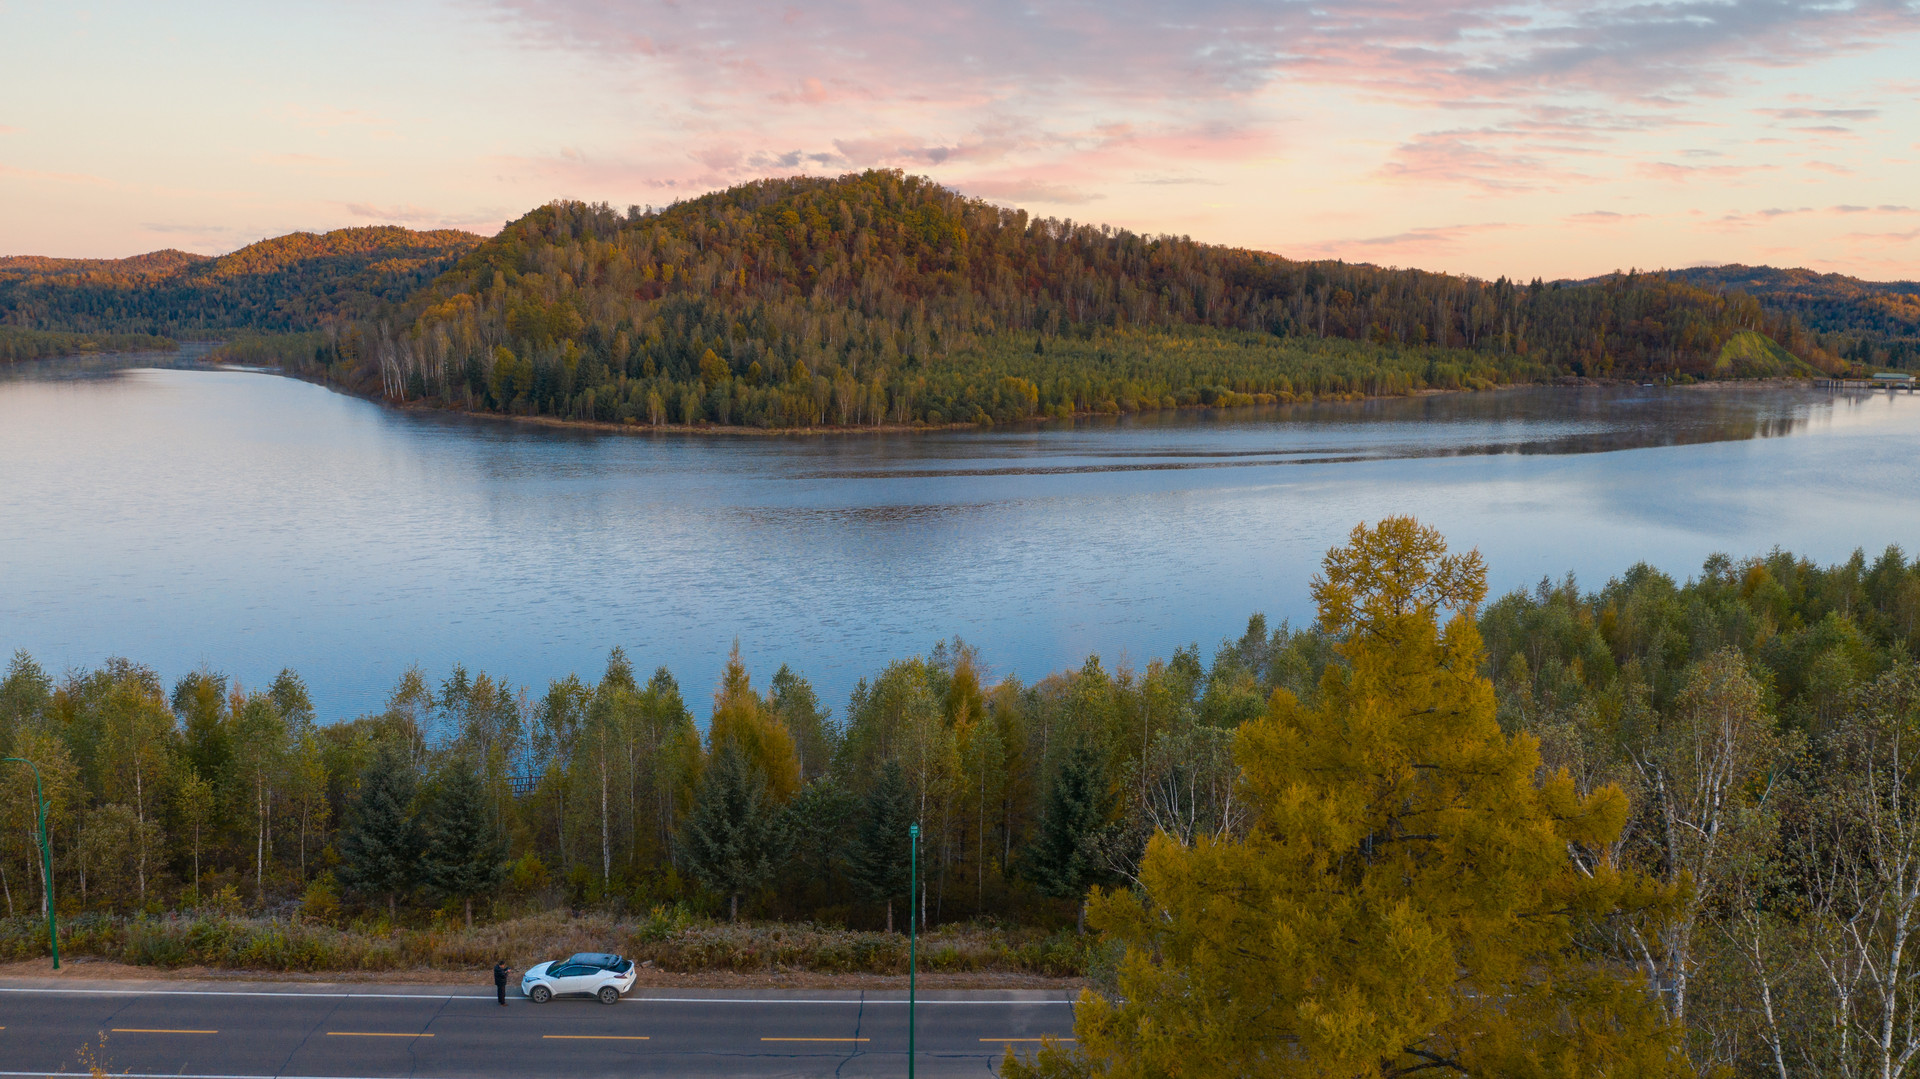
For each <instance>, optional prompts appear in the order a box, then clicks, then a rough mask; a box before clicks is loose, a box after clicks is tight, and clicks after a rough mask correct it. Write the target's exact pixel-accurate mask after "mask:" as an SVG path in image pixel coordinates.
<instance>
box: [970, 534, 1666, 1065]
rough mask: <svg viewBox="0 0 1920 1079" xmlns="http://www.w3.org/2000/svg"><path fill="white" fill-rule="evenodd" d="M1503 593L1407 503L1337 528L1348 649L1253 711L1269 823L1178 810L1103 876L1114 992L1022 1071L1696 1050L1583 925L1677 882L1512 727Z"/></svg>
mask: <svg viewBox="0 0 1920 1079" xmlns="http://www.w3.org/2000/svg"><path fill="white" fill-rule="evenodd" d="M1485 592H1486V573H1485V569H1484V567H1483V566H1482V564H1481V561H1480V556H1479V554H1478V552H1473V553H1470V554H1467V555H1449V554H1447V552H1446V543H1445V541H1444V540H1443V539H1442V538H1441V536H1440V534H1439V533H1438V532H1437V531H1435V530H1434V529H1431V528H1426V527H1423V526H1421V525H1420V524H1419V523H1418V522H1416V521H1414V520H1413V519H1411V518H1404V517H1400V518H1388V519H1386V520H1383V521H1381V522H1380V523H1379V524H1378V525H1377V526H1374V527H1371V528H1370V527H1367V526H1365V525H1362V526H1360V527H1358V528H1356V529H1354V531H1353V534H1352V535H1351V537H1350V538H1349V541H1348V543H1347V545H1346V546H1344V547H1339V548H1336V549H1334V550H1333V551H1331V552H1329V553H1328V555H1327V557H1326V561H1325V564H1324V570H1323V572H1322V574H1321V575H1320V576H1319V577H1317V578H1316V579H1315V581H1314V585H1313V594H1314V599H1315V601H1316V602H1317V603H1318V604H1319V608H1320V619H1321V626H1322V628H1323V629H1324V630H1325V631H1326V632H1328V633H1329V634H1331V635H1333V637H1334V638H1335V639H1336V641H1337V642H1338V643H1337V650H1338V653H1339V656H1340V657H1341V660H1342V661H1343V662H1341V663H1337V664H1333V665H1330V666H1329V668H1328V670H1327V673H1326V676H1325V679H1324V681H1323V682H1322V683H1321V687H1320V693H1319V699H1318V701H1317V702H1316V703H1315V704H1314V705H1313V706H1311V707H1309V706H1307V705H1304V704H1302V703H1301V702H1300V701H1299V700H1297V699H1296V698H1295V697H1294V696H1293V695H1292V694H1290V693H1288V692H1286V691H1284V690H1281V691H1278V692H1276V693H1275V694H1274V695H1273V698H1272V700H1271V701H1270V702H1269V704H1268V707H1267V711H1266V714H1265V715H1264V716H1261V717H1259V718H1257V719H1254V720H1251V721H1249V722H1248V723H1246V724H1245V725H1244V726H1243V727H1241V728H1240V730H1239V731H1238V733H1237V735H1236V738H1235V743H1234V756H1235V759H1236V760H1237V762H1238V764H1239V766H1240V769H1241V773H1242V776H1241V785H1242V789H1243V791H1244V795H1245V797H1246V798H1247V799H1248V800H1249V802H1250V806H1251V810H1252V818H1251V821H1250V823H1249V825H1248V826H1247V828H1246V829H1245V830H1244V832H1243V833H1242V834H1240V835H1237V836H1232V837H1226V838H1219V839H1214V838H1209V837H1208V836H1206V835H1204V834H1203V835H1197V836H1195V837H1194V838H1193V840H1192V842H1191V843H1190V844H1182V843H1180V842H1178V841H1176V840H1175V839H1173V838H1171V837H1169V836H1168V835H1166V834H1165V833H1161V834H1159V835H1156V836H1155V837H1154V838H1153V839H1152V840H1151V841H1150V843H1149V844H1148V847H1147V851H1146V855H1145V858H1144V860H1143V861H1142V863H1141V868H1140V874H1139V882H1140V883H1139V887H1138V888H1136V889H1133V890H1128V891H1119V892H1113V893H1108V894H1096V896H1095V898H1094V900H1093V903H1092V907H1091V910H1090V912H1089V914H1090V919H1091V921H1092V922H1093V924H1094V925H1095V926H1096V927H1098V928H1099V929H1101V930H1102V931H1103V932H1104V933H1105V934H1106V935H1107V938H1108V939H1109V940H1112V941H1117V942H1119V944H1120V945H1122V946H1124V957H1123V958H1122V959H1121V960H1120V965H1119V969H1118V973H1117V978H1118V988H1119V993H1118V994H1117V997H1118V999H1117V1000H1108V999H1106V998H1104V997H1100V996H1096V995H1094V994H1092V993H1088V994H1085V995H1084V996H1083V998H1082V1001H1081V1006H1080V1008H1079V1010H1078V1012H1077V1019H1076V1024H1075V1028H1076V1032H1077V1035H1078V1041H1079V1044H1078V1045H1077V1046H1076V1047H1074V1048H1073V1049H1065V1048H1061V1047H1059V1046H1049V1047H1047V1048H1046V1049H1043V1051H1042V1052H1041V1054H1040V1056H1039V1057H1038V1058H1037V1059H1036V1060H1034V1061H1031V1062H1020V1061H1015V1060H1013V1059H1012V1058H1011V1054H1009V1060H1008V1064H1009V1068H1008V1069H1007V1074H1008V1075H1011V1076H1022V1075H1025V1076H1038V1075H1069V1074H1083V1075H1084V1074H1089V1073H1091V1074H1098V1075H1107V1076H1128V1077H1133V1076H1140V1077H1146V1076H1190V1077H1196V1079H1197V1077H1211V1076H1220V1077H1229V1076H1230V1077H1244V1076H1301V1077H1306V1076H1312V1077H1315V1079H1322V1077H1348V1076H1352V1077H1360V1076H1370V1077H1385V1076H1405V1075H1415V1074H1419V1075H1447V1074H1453V1075H1474V1076H1502V1077H1514V1079H1526V1077H1535V1076H1538V1077H1546V1076H1556V1077H1558V1076H1566V1077H1573V1076H1581V1077H1586V1076H1603V1075H1614V1076H1664V1075H1677V1074H1681V1073H1682V1072H1683V1071H1684V1065H1683V1062H1682V1060H1681V1058H1680V1056H1679V1055H1678V1053H1677V1052H1676V1045H1675V1043H1676V1040H1677V1039H1676V1032H1675V1031H1674V1030H1673V1029H1671V1028H1670V1027H1669V1026H1668V1025H1667V1022H1666V1020H1665V1018H1664V1013H1663V1012H1662V1011H1661V1009H1660V1008H1659V1007H1658V1005H1657V1003H1656V1001H1655V999H1654V996H1653V994H1652V992H1651V991H1650V990H1649V988H1648V986H1647V983H1646V982H1645V980H1644V979H1642V978H1640V977H1638V976H1637V975H1635V974H1634V972H1633V971H1632V970H1631V969H1629V968H1628V967H1626V966H1624V965H1616V964H1613V963H1609V962H1607V961H1606V959H1605V958H1604V957H1603V956H1600V955H1596V954H1595V953H1593V952H1590V951H1588V950H1587V949H1585V948H1583V947H1582V930H1583V929H1584V928H1587V927H1590V926H1594V925H1596V924H1597V923H1599V922H1600V921H1603V920H1605V919H1607V918H1609V917H1611V916H1614V915H1616V914H1618V913H1620V912H1623V911H1626V910H1640V909H1644V908H1647V907H1651V906H1657V905H1660V904H1661V903H1663V902H1664V901H1665V897H1664V894H1663V893H1662V892H1661V891H1660V890H1659V888H1658V886H1657V885H1655V884H1653V883H1651V882H1649V881H1647V880H1646V879H1645V878H1644V877H1641V876H1639V875H1636V874H1629V873H1622V872H1620V871H1618V870H1616V869H1615V868H1614V867H1613V866H1612V864H1611V863H1610V861H1609V860H1608V859H1607V858H1606V857H1605V856H1604V853H1603V852H1604V851H1606V850H1607V849H1608V844H1610V843H1611V842H1612V841H1613V840H1614V839H1615V838H1616V837H1617V836H1618V834H1619V832H1620V829H1621V828H1622V826H1623V825H1624V823H1625V820H1626V816H1627V803H1626V798H1625V796H1624V795H1623V794H1622V793H1621V792H1620V791H1619V789H1618V788H1614V787H1607V788H1604V789H1602V790H1599V791H1597V792H1595V793H1594V794H1592V795H1590V796H1588V797H1584V798H1583V797H1581V796H1580V795H1579V794H1578V793H1577V792H1576V791H1575V789H1574V784H1573V782H1572V781H1571V780H1570V779H1569V778H1568V777H1567V776H1566V775H1565V774H1564V773H1561V774H1557V775H1542V774H1541V765H1540V756H1539V752H1538V747H1537V744H1536V743H1535V741H1534V739H1533V738H1531V737H1530V736H1528V735H1525V734H1517V735H1514V736H1511V737H1509V736H1507V735H1505V734H1503V733H1502V732H1501V730H1500V728H1499V726H1498V725H1497V724H1496V723H1495V720H1494V696H1493V687H1492V686H1491V685H1490V684H1489V682H1488V681H1487V679H1486V678H1485V677H1484V676H1482V674H1481V673H1480V667H1481V658H1482V657H1481V642H1480V634H1479V631H1478V629H1477V627H1476V625H1475V622H1474V615H1475V611H1476V608H1477V606H1478V604H1479V603H1480V601H1481V599H1482V598H1483V597H1484V595H1485ZM1576 849H1577V850H1580V851H1581V852H1583V853H1584V854H1585V855H1586V856H1585V857H1583V858H1581V859H1579V860H1577V861H1576V859H1574V858H1573V857H1571V856H1570V851H1571V850H1576ZM1583 865H1584V866H1587V867H1590V868H1585V869H1583V868H1581V867H1582V866H1583ZM1591 867H1597V868H1591Z"/></svg>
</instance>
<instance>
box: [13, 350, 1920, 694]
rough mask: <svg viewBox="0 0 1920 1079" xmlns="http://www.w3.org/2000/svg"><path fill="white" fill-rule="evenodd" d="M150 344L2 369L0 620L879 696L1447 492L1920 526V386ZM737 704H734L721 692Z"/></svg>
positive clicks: (183, 641)
mask: <svg viewBox="0 0 1920 1079" xmlns="http://www.w3.org/2000/svg"><path fill="white" fill-rule="evenodd" d="M153 362H154V358H153V357H145V358H132V359H127V358H122V359H118V360H107V361H89V362H84V363H74V362H66V363H49V364H38V365H33V366H31V367H28V366H16V369H15V370H14V371H13V372H11V373H10V374H8V375H6V376H0V379H3V380H0V649H4V650H6V651H9V652H10V651H11V650H12V649H14V648H25V649H27V650H28V651H30V652H31V653H33V654H34V655H35V656H36V657H37V658H39V659H40V660H41V662H42V663H44V664H46V665H47V666H49V667H50V668H55V669H58V668H63V667H66V666H69V665H76V664H94V663H98V662H99V661H100V660H101V659H103V658H105V657H107V656H110V655H125V656H128V657H130V658H132V659H135V660H136V661H139V662H143V663H148V664H152V665H153V666H155V667H157V668H158V669H159V671H160V672H161V674H162V675H163V676H165V677H166V678H168V679H169V680H171V679H173V678H176V677H178V676H179V675H180V674H182V673H184V672H186V671H188V670H191V669H193V668H195V667H197V666H200V665H202V664H207V665H210V666H212V667H214V668H216V669H218V670H221V671H224V672H226V673H229V674H232V675H235V676H237V677H239V678H241V679H242V680H243V681H244V682H245V683H246V684H249V685H259V684H262V683H264V682H265V681H266V680H267V679H269V678H271V677H272V675H273V673H274V672H275V671H277V670H278V669H279V668H280V667H282V666H292V667H294V668H295V669H297V670H299V671H300V672H301V673H302V674H303V675H305V676H306V678H307V679H308V681H309V683H310V684H311V685H312V687H313V689H314V694H315V697H316V699H317V701H318V702H319V703H320V705H321V708H322V710H323V712H324V713H325V714H327V715H328V716H329V717H335V716H346V715H353V714H356V713H358V712H361V711H365V710H371V709H375V708H377V707H379V705H380V703H381V701H382V700H383V699H384V697H385V694H386V692H387V691H388V689H389V688H390V687H391V686H392V684H393V682H394V680H395V678H396V677H397V676H398V675H399V674H400V673H401V672H402V671H403V670H404V669H405V668H406V667H407V666H408V665H410V664H414V663H418V664H421V665H422V666H424V667H425V668H427V669H428V671H429V673H430V674H431V675H433V676H434V677H436V678H437V677H439V676H440V675H441V674H443V673H444V671H445V670H446V668H447V667H448V666H449V665H451V664H452V663H454V662H456V661H460V662H464V663H466V664H467V665H468V666H469V668H474V669H484V670H487V671H489V672H491V673H494V674H496V675H497V676H504V677H506V678H509V679H511V680H513V681H515V682H519V683H534V684H536V686H537V685H543V684H544V682H545V680H547V679H548V678H551V677H555V676H558V675H564V674H565V673H567V672H568V671H578V672H580V673H581V674H582V675H583V676H590V675H593V674H594V673H596V672H597V671H598V670H599V669H600V666H601V665H602V663H603V662H604V657H605V654H606V651H607V649H608V648H609V647H610V646H612V645H615V644H618V645H622V646H624V647H625V648H626V649H627V652H628V654H629V655H630V656H631V657H632V658H633V659H634V661H635V663H636V664H637V665H640V666H642V667H643V668H645V669H650V668H651V667H653V666H655V665H658V664H662V663H664V664H667V665H668V666H670V667H671V668H672V669H673V670H674V672H675V673H676V674H677V675H678V677H679V678H680V680H681V684H682V686H683V688H684V689H685V690H686V692H687V694H688V696H689V699H690V700H693V701H695V702H700V701H704V700H705V698H706V694H707V692H708V691H709V689H710V687H711V686H712V685H713V683H714V680H715V678H716V676H717V674H718V672H719V669H720V666H721V664H722V662H723V661H724V657H725V654H726V651H727V649H728V647H729V645H730V644H731V643H732V642H733V641H734V640H735V639H736V638H737V639H738V640H739V642H740V645H741V648H742V650H743V652H744V653H745V655H746V657H747V659H748V662H749V666H750V667H751V668H752V669H753V670H754V672H755V674H756V680H757V681H760V682H764V679H765V678H766V676H767V675H769V674H770V673H771V672H772V670H773V669H774V667H776V666H777V665H778V664H779V663H781V662H788V663H791V664H793V666H794V667H795V669H797V670H799V671H801V672H802V673H804V674H806V675H808V676H809V677H811V678H812V679H813V680H814V681H815V684H816V685H817V686H818V687H819V688H820V689H821V692H822V695H823V697H824V698H825V700H826V702H827V703H829V704H832V705H835V706H836V711H838V710H840V709H841V708H843V707H844V702H845V699H846V694H847V692H848V691H849V690H850V689H851V688H852V685H853V683H854V682H855V680H857V679H858V678H860V677H862V676H864V675H868V674H871V673H872V672H874V671H875V670H877V669H878V668H879V667H880V666H882V665H883V664H884V663H885V662H886V661H887V660H889V659H891V658H895V657H900V656H904V655H909V654H913V653H916V652H922V651H924V650H925V649H927V648H928V647H930V646H931V645H932V643H933V642H934V641H935V640H937V639H940V638H943V637H948V636H952V635H955V634H958V635H960V636H962V637H964V638H966V639H967V640H968V641H969V642H972V643H974V644H976V645H977V646H979V647H980V649H981V652H982V655H983V658H984V659H985V660H986V662H987V663H989V664H990V665H991V666H992V668H993V669H994V671H995V672H996V673H1002V674H1004V673H1017V674H1019V675H1021V676H1023V677H1026V678H1030V679H1031V678H1035V677H1039V676H1042V675H1045V674H1046V673H1048V672H1050V671H1053V670H1056V669H1059V668H1061V667H1064V666H1068V665H1077V664H1078V663H1079V662H1080V661H1081V660H1083V659H1084V658H1085V656H1086V655H1087V654H1088V653H1090V652H1092V653H1099V654H1100V655H1101V656H1103V657H1104V658H1105V659H1106V660H1107V662H1108V663H1109V664H1113V663H1117V662H1123V661H1126V660H1132V661H1135V662H1142V661H1144V660H1146V659H1147V658H1149V657H1152V656H1156V655H1165V654H1167V653H1168V652H1169V651H1170V650H1171V649H1173V648H1175V647H1177V646H1179V645H1182V644H1187V643H1190V642H1195V641H1198V642H1200V643H1201V645H1202V647H1203V649H1204V650H1208V651H1210V649H1211V646H1212V644H1213V642H1216V641H1218V640H1219V639H1220V638H1221V637H1223V636H1225V635H1227V634H1230V633H1233V634H1237V632H1238V630H1239V629H1240V628H1241V627H1243V626H1244V624H1245V620H1246V617H1247V615H1248V614H1249V613H1251V612H1253V611H1256V610H1260V611H1264V612H1266V613H1267V614H1268V615H1269V616H1270V617H1271V618H1273V619H1275V620H1278V619H1280V618H1283V617H1287V618H1292V619H1294V620H1296V621H1301V620H1304V619H1307V618H1310V617H1311V615H1312V611H1311V605H1310V602H1309V599H1308V596H1307V580H1308V578H1309V577H1310V576H1311V575H1312V573H1313V571H1314V568H1315V566H1316V564H1317V562H1318V560H1319V558H1320V555H1321V554H1322V553H1323V552H1324V551H1325V550H1326V548H1327V547H1328V546H1330V545H1332V544H1333V543H1335V542H1337V541H1338V540H1339V539H1340V538H1341V537H1342V536H1343V535H1344V534H1345V533H1346V532H1347V531H1348V530H1349V529H1351V528H1352V527H1353V525H1354V524H1355V523H1356V522H1358V521H1361V520H1371V519H1375V518H1378V517H1380V516H1382V515H1384V514H1389V513H1413V514H1416V515H1418V516H1419V517H1420V518H1421V519H1422V520H1424V521H1427V522H1430V523H1432V524H1435V525H1438V526H1439V527H1441V528H1442V529H1444V530H1445V531H1446V533H1447V534H1448V536H1449V537H1450V538H1451V539H1452V541H1453V542H1454V543H1455V544H1456V545H1457V546H1459V547H1467V546H1475V545H1477V546H1478V547H1479V548H1480V549H1481V551H1482V552H1483V553H1484V554H1485V555H1486V557H1487V560H1488V564H1489V567H1490V571H1491V575H1492V583H1493V585H1494V587H1495V588H1496V589H1497V590H1503V589H1507V588H1511V587H1515V586H1519V585H1523V584H1528V583H1531V582H1534V581H1537V580H1538V579H1539V578H1540V577H1541V576H1543V575H1552V576H1554V577H1556V578H1557V577H1559V576H1561V575H1563V574H1565V573H1567V572H1568V571H1573V572H1575V573H1577V574H1578V576H1579V577H1580V578H1581V580H1582V581H1584V582H1585V583H1586V584H1588V585H1593V586H1597V585H1599V584H1601V583H1602V582H1604V581H1605V579H1606V578H1607V577H1609V576H1611V575H1614V574H1617V573H1619V572H1621V571H1622V570H1624V569H1626V568H1627V567H1628V566H1630V565H1631V564H1633V563H1634V562H1636V561H1642V560H1644V561H1648V562H1651V563H1653V564H1655V565H1657V566H1660V567H1661V568H1663V569H1666V570H1668V571H1670V572H1672V573H1674V574H1676V575H1678V576H1685V575H1687V574H1688V573H1690V572H1692V571H1694V570H1695V569H1697V567H1698V566H1699V565H1700V562H1701V560H1702V559H1703V558H1705V557H1706V556H1707V555H1708V554H1710V553H1713V552H1715V551H1725V552H1728V553H1731V554H1734V555H1736V556H1739V555H1746V554H1754V553H1761V552H1764V551H1766V550H1767V549H1769V548H1771V547H1773V546H1775V545H1780V546H1785V547H1789V548H1791V549H1793V550H1794V551H1796V552H1799V553H1804V554H1807V555H1811V556H1813V557H1815V558H1819V559H1822V560H1833V559H1839V558H1844V557H1846V555H1847V554H1848V553H1849V552H1851V551H1852V550H1853V549H1854V548H1856V547H1864V548H1866V549H1867V550H1868V551H1869V552H1870V553H1873V552H1877V551H1878V550H1879V549H1880V548H1882V547H1884V546H1885V545H1887V544H1889V543H1899V544H1902V545H1903V546H1905V547H1907V548H1909V549H1913V548H1915V547H1916V546H1920V490H1917V488H1920V483H1917V482H1916V481H1920V469H1916V465H1915V462H1916V461H1917V460H1920V399H1915V398H1912V397H1908V396H1904V395H1902V396H1899V397H1896V398H1889V397H1887V396H1885V395H1881V396H1878V397H1872V398H1868V397H1863V396H1856V397H1835V396H1830V395H1825V394H1819V393H1815V392H1804V393H1803V392H1798V391H1783V390H1757V389H1756V390H1702V389H1693V390H1656V389H1624V390H1605V391H1602V390H1546V389H1541V390H1516V391H1506V392H1501V393H1492V394H1477V395H1447V396H1440V397H1430V398H1424V399H1419V400H1400V401H1384V402H1370V403H1365V404H1355V405H1326V406H1315V407H1302V408H1294V409H1274V410H1268V411H1264V412H1259V413H1254V412H1242V413H1239V414H1236V415H1234V416H1231V417H1226V416H1219V415H1194V414H1178V415H1172V416H1161V417H1143V418H1135V419H1132V420H1128V421H1119V422H1096V423H1086V424H1081V425H1079V426H1077V427H1074V428H1071V429H1057V428H1056V429H1044V430H1022V431H993V432H964V433H940V434H930V435H919V436H910V435H848V436H831V437H768V438H691V437H685V436H663V437H649V436H625V435H599V434H576V433H569V432H555V431H552V430H547V429H542V428H529V427H524V426H521V425H517V424H510V423H500V422H488V421H479V420H464V419H458V418H452V417H443V416H421V415H408V414H401V413H397V412H393V411H389V410H386V409H383V408H380V407H378V406H375V405H373V404H370V403H367V402H364V401H360V400H357V399H354V398H350V397H344V396H340V395H338V394H334V393H331V392H329V391H327V390H325V389H321V388H319V387H315V386H311V385H307V384H305V383H301V382H296V381H292V380H288V379H283V378H278V377H274V376H271V375H264V374H253V373H247V372H238V371H208V370H196V369H162V368H156V367H152V366H130V365H131V364H152V363H153ZM701 710H702V711H704V709H701Z"/></svg>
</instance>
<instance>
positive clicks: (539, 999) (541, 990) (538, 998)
mask: <svg viewBox="0 0 1920 1079" xmlns="http://www.w3.org/2000/svg"><path fill="white" fill-rule="evenodd" d="M527 996H529V997H532V998H533V1002H534V1003H535V1004H545V1003H546V1002H547V1001H549V1000H552V999H553V990H551V989H548V988H547V987H546V986H544V985H536V986H534V987H533V992H531V993H528V994H527Z"/></svg>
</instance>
